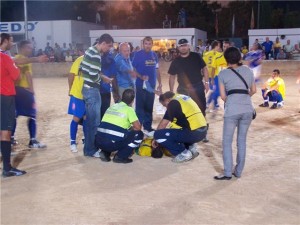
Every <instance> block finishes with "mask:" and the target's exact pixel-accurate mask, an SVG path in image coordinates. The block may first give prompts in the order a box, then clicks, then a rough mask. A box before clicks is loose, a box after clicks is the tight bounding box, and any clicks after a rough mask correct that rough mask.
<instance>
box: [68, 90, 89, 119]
mask: <svg viewBox="0 0 300 225" xmlns="http://www.w3.org/2000/svg"><path fill="white" fill-rule="evenodd" d="M68 114H70V115H73V116H76V117H78V118H80V119H81V118H83V116H84V115H85V104H84V101H83V100H82V99H79V98H75V97H74V96H71V97H70V103H69V109H68Z"/></svg>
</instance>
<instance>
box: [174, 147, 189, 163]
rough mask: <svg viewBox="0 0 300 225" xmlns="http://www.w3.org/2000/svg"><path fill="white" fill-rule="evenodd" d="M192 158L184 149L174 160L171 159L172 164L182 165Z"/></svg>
mask: <svg viewBox="0 0 300 225" xmlns="http://www.w3.org/2000/svg"><path fill="white" fill-rule="evenodd" d="M192 158H193V154H192V152H191V151H189V150H187V149H185V150H184V151H183V152H181V153H180V154H178V155H177V156H176V157H175V158H173V159H172V162H174V163H183V162H186V161H189V160H191V159H192Z"/></svg>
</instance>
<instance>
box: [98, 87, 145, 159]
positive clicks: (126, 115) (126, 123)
mask: <svg viewBox="0 0 300 225" xmlns="http://www.w3.org/2000/svg"><path fill="white" fill-rule="evenodd" d="M134 96H135V92H134V90H132V89H126V90H125V91H124V92H123V95H122V100H121V102H119V103H116V104H114V105H112V106H110V107H109V108H108V109H107V110H106V112H105V114H104V116H103V118H102V121H101V123H100V126H99V127H98V131H97V134H96V141H95V142H96V143H95V145H96V147H97V148H100V149H101V152H100V159H101V160H102V161H104V162H109V161H110V160H111V158H110V155H111V152H114V151H117V153H116V155H115V156H114V158H113V162H115V163H131V162H132V159H130V158H129V157H130V156H131V155H132V154H133V151H134V149H136V148H138V147H139V146H140V144H141V142H142V140H143V137H144V134H143V132H142V131H141V124H140V122H139V120H138V118H137V115H136V113H135V111H134V109H133V108H132V103H133V100H134Z"/></svg>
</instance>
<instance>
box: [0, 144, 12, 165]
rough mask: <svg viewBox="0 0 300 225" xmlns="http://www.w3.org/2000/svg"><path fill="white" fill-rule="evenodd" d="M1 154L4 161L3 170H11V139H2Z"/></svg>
mask: <svg viewBox="0 0 300 225" xmlns="http://www.w3.org/2000/svg"><path fill="white" fill-rule="evenodd" d="M0 148H1V154H2V161H3V170H4V171H9V170H10V169H11V165H10V153H11V143H10V141H1V146H0Z"/></svg>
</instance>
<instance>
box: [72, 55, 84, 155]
mask: <svg viewBox="0 0 300 225" xmlns="http://www.w3.org/2000/svg"><path fill="white" fill-rule="evenodd" d="M79 53H81V54H80V55H81V56H80V57H78V58H77V59H76V60H75V62H74V63H73V64H72V67H71V70H70V73H69V77H68V83H69V95H70V103H69V109H68V114H70V115H73V119H72V121H71V124H70V139H71V143H70V149H71V152H74V153H75V152H77V151H78V150H77V144H76V136H77V130H78V124H79V122H80V120H81V119H83V117H84V115H85V103H84V101H83V96H82V93H81V90H82V86H83V77H82V76H81V73H80V71H79V67H80V64H81V62H82V59H83V52H82V51H79Z"/></svg>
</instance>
